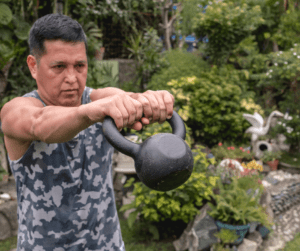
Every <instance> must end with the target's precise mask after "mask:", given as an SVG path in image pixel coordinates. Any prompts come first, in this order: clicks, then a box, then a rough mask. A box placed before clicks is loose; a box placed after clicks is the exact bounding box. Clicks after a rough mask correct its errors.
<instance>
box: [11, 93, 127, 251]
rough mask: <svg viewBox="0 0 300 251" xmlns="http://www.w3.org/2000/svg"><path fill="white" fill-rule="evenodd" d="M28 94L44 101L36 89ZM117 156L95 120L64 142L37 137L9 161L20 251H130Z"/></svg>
mask: <svg viewBox="0 0 300 251" xmlns="http://www.w3.org/2000/svg"><path fill="white" fill-rule="evenodd" d="M91 91H92V89H91V88H88V87H86V88H85V90H84V92H83V95H82V104H87V103H89V102H91V99H90V93H91ZM23 97H34V98H37V99H39V100H40V101H42V100H41V98H40V97H39V95H38V93H37V91H36V90H35V91H32V92H30V93H27V94H25V95H24V96H23ZM42 102H43V101H42ZM43 104H44V106H46V105H45V103H44V102H43ZM70 123H72V121H70ZM112 154H113V148H112V146H111V145H110V144H109V143H108V142H107V141H106V139H105V137H104V136H103V133H102V124H101V123H96V124H94V125H92V126H90V127H88V128H87V129H85V130H83V131H81V132H80V133H78V134H77V135H76V136H75V137H74V138H73V139H72V140H70V141H68V142H65V143H58V144H47V143H44V142H41V141H33V142H32V143H31V145H30V147H29V148H28V150H27V151H26V153H25V154H24V155H23V156H22V157H21V158H20V159H18V160H14V161H12V160H10V159H9V162H10V167H11V170H12V172H13V175H14V177H15V180H16V188H17V199H18V223H19V230H18V248H17V250H18V251H64V250H68V251H91V250H97V251H100V250H101V251H111V250H113V251H115V250H117V251H124V250H125V248H124V243H123V241H122V236H121V230H120V224H119V218H118V214H117V210H116V206H115V198H114V189H113V184H112V173H111V168H112Z"/></svg>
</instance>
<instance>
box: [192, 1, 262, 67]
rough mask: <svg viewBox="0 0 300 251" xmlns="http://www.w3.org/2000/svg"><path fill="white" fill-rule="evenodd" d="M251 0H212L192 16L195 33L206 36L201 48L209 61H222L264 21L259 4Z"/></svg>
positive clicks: (220, 62)
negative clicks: (203, 9)
mask: <svg viewBox="0 0 300 251" xmlns="http://www.w3.org/2000/svg"><path fill="white" fill-rule="evenodd" d="M254 2H255V1H217V0H214V1H211V2H209V4H208V6H207V7H206V9H205V12H203V11H201V12H199V13H198V15H197V16H196V17H195V18H194V20H193V23H194V24H193V25H194V31H195V33H196V35H197V36H198V37H203V36H208V39H209V42H208V43H206V44H205V48H204V51H205V53H206V54H207V56H209V57H210V60H211V61H212V62H214V63H217V64H223V63H225V62H226V59H227V58H228V56H229V55H230V53H231V52H232V51H233V49H235V47H236V46H237V45H238V44H239V43H240V42H241V41H242V40H243V39H245V38H246V37H247V36H249V35H251V32H253V31H254V30H255V29H256V28H257V27H258V26H259V25H261V24H263V23H264V19H263V18H262V11H261V7H260V6H259V5H258V4H257V5H256V4H255V3H254ZM256 3H258V2H256Z"/></svg>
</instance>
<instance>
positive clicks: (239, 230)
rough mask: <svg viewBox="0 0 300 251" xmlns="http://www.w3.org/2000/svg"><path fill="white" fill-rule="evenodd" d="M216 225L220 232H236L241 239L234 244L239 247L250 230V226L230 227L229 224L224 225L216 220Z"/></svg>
mask: <svg viewBox="0 0 300 251" xmlns="http://www.w3.org/2000/svg"><path fill="white" fill-rule="evenodd" d="M215 224H216V226H217V228H218V231H220V230H221V229H229V230H235V232H236V234H237V235H238V236H239V238H238V239H237V240H236V241H235V242H233V244H234V245H239V244H241V243H242V242H243V240H244V237H245V235H246V234H247V232H248V231H249V229H250V224H246V225H230V224H227V223H223V222H221V221H218V220H215Z"/></svg>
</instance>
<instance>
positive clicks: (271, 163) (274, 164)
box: [267, 159, 279, 171]
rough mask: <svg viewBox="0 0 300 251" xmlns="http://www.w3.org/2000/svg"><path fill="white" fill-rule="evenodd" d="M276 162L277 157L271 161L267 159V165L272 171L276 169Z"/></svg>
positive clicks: (277, 161)
mask: <svg viewBox="0 0 300 251" xmlns="http://www.w3.org/2000/svg"><path fill="white" fill-rule="evenodd" d="M278 163H279V160H278V159H276V160H273V161H267V164H268V166H269V167H270V169H271V170H272V171H276V170H277V167H278Z"/></svg>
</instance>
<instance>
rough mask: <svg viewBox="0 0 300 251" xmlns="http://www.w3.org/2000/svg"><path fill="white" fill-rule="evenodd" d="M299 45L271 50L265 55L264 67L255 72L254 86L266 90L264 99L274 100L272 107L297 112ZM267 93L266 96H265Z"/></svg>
mask: <svg viewBox="0 0 300 251" xmlns="http://www.w3.org/2000/svg"><path fill="white" fill-rule="evenodd" d="M299 60H300V45H298V44H294V45H293V47H292V48H290V49H289V50H287V51H278V52H272V53H270V54H268V55H267V56H266V57H265V69H264V71H262V73H260V74H256V77H257V85H256V88H258V89H260V90H263V89H265V90H268V91H267V93H266V95H265V97H264V99H269V100H274V107H273V109H279V110H281V111H285V110H286V109H287V108H289V109H290V112H291V113H293V114H299V113H300V109H299V105H298V103H299V101H300V98H299V90H298V88H299V87H298V86H297V82H298V81H300V66H299ZM267 94H268V96H267Z"/></svg>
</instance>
